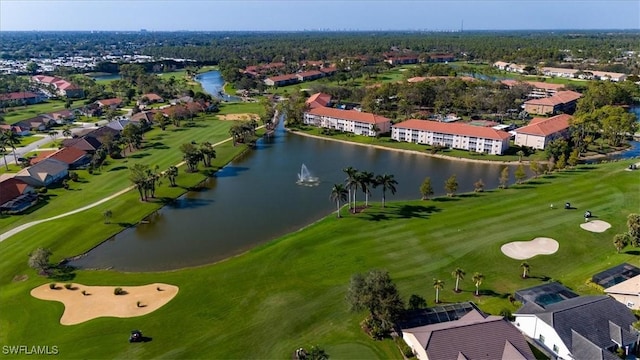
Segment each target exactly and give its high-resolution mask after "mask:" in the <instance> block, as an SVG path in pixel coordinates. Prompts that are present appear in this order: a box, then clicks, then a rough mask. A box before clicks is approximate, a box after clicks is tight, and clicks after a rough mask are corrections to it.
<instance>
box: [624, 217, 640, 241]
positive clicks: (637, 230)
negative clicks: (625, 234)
mask: <svg viewBox="0 0 640 360" xmlns="http://www.w3.org/2000/svg"><path fill="white" fill-rule="evenodd" d="M627 228H628V229H629V237H631V243H632V244H633V246H640V214H629V215H628V216H627Z"/></svg>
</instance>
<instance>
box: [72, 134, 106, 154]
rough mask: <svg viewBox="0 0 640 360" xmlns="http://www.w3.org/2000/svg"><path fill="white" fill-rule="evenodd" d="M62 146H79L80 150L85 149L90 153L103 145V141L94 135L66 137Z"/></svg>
mask: <svg viewBox="0 0 640 360" xmlns="http://www.w3.org/2000/svg"><path fill="white" fill-rule="evenodd" d="M62 146H64V147H73V148H78V149H80V150H84V151H86V152H87V153H89V154H93V153H95V152H96V150H98V149H99V148H100V147H102V142H101V141H100V140H98V139H96V138H94V137H91V136H88V137H85V136H83V137H77V138H72V139H64V140H62Z"/></svg>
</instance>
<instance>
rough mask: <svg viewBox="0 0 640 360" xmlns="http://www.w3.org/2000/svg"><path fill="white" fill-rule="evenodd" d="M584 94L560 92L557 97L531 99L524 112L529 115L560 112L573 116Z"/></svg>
mask: <svg viewBox="0 0 640 360" xmlns="http://www.w3.org/2000/svg"><path fill="white" fill-rule="evenodd" d="M581 97H582V94H580V93H577V92H575V91H558V92H557V93H556V94H555V95H553V96H550V97H547V98H540V99H531V100H527V101H525V102H524V110H525V111H526V112H528V113H529V114H538V115H554V114H557V113H559V112H563V113H567V114H572V113H573V112H574V111H575V109H576V103H577V101H578V99H580V98H581Z"/></svg>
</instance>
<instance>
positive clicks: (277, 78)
mask: <svg viewBox="0 0 640 360" xmlns="http://www.w3.org/2000/svg"><path fill="white" fill-rule="evenodd" d="M267 79H269V80H272V81H273V82H278V81H287V80H291V79H296V80H298V77H297V76H296V74H287V75H278V76H272V77H269V78H267Z"/></svg>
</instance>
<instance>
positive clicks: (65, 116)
mask: <svg viewBox="0 0 640 360" xmlns="http://www.w3.org/2000/svg"><path fill="white" fill-rule="evenodd" d="M44 116H45V117H48V118H50V119H51V120H53V121H55V123H56V124H58V125H61V124H65V123H67V122H71V121H73V120H75V118H76V114H75V112H74V111H71V110H66V109H65V110H59V111H55V112H51V113H48V114H44Z"/></svg>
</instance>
